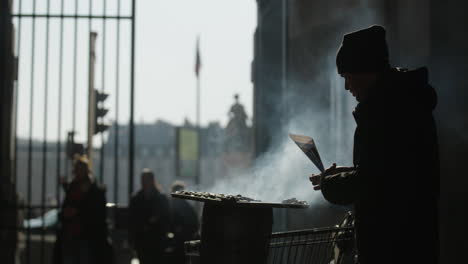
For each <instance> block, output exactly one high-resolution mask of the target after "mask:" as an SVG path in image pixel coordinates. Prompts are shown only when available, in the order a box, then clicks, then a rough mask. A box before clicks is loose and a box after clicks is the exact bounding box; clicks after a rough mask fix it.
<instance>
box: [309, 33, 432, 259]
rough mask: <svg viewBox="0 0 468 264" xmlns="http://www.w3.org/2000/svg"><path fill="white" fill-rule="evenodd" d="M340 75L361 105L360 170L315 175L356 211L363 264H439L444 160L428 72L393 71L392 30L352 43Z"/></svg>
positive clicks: (348, 38) (354, 37)
mask: <svg viewBox="0 0 468 264" xmlns="http://www.w3.org/2000/svg"><path fill="white" fill-rule="evenodd" d="M336 64H337V68H338V73H339V74H340V75H341V76H342V77H343V78H344V79H345V89H346V90H348V91H349V92H350V93H351V94H352V95H353V96H354V97H356V100H357V101H358V105H357V107H356V108H355V110H354V112H353V115H354V118H355V120H356V123H357V127H356V131H355V135H354V158H353V159H354V166H353V167H336V164H333V166H332V167H330V168H328V169H327V170H326V171H325V172H324V173H322V174H321V175H312V176H311V181H312V183H313V184H314V186H315V188H317V189H321V190H322V193H323V195H324V197H325V198H326V199H327V200H328V201H330V202H331V203H334V204H341V205H348V204H353V205H354V210H355V215H356V220H355V228H356V242H357V248H358V252H359V260H360V263H361V264H369V263H424V264H427V263H437V258H438V223H437V217H438V210H437V203H438V195H439V158H438V147H437V135H436V127H435V124H434V120H433V116H432V111H433V109H434V108H435V106H436V102H437V100H436V93H435V91H434V89H433V88H432V87H431V86H430V85H429V84H428V73H427V69H426V68H419V69H416V70H413V71H407V70H402V69H398V68H391V67H390V64H389V58H388V50H387V43H386V40H385V30H384V28H382V27H380V26H372V27H370V28H367V29H363V30H360V31H357V32H353V33H349V34H347V35H345V36H344V38H343V43H342V45H341V47H340V49H339V51H338V54H337V58H336Z"/></svg>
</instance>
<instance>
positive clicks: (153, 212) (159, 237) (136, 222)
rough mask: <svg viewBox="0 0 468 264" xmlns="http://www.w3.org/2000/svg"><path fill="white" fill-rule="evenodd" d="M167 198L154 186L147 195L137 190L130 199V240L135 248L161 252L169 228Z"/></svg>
mask: <svg viewBox="0 0 468 264" xmlns="http://www.w3.org/2000/svg"><path fill="white" fill-rule="evenodd" d="M170 217H171V216H170V211H169V202H168V198H167V197H166V196H165V195H164V194H162V193H160V192H159V191H158V190H157V189H156V188H154V190H153V191H151V193H150V194H149V195H145V194H144V193H143V191H139V192H138V193H137V194H136V195H135V196H133V197H132V199H131V201H130V241H131V243H132V244H133V246H134V247H135V248H140V249H141V248H148V249H149V250H155V251H159V252H162V251H163V250H164V249H165V247H166V246H167V232H169V228H170Z"/></svg>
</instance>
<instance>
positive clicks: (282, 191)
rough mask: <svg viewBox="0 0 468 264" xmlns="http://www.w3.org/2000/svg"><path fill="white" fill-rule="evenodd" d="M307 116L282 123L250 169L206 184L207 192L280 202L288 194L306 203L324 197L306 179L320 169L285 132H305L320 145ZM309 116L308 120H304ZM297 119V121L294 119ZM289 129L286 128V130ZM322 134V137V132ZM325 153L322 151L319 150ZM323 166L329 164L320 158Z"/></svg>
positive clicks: (289, 196)
mask: <svg viewBox="0 0 468 264" xmlns="http://www.w3.org/2000/svg"><path fill="white" fill-rule="evenodd" d="M310 118H311V117H308V118H306V117H304V116H303V117H298V118H297V119H295V120H294V121H291V122H290V123H289V125H286V129H284V130H282V131H285V132H284V133H283V135H280V138H281V140H280V142H279V143H277V144H275V145H274V147H273V148H272V149H270V151H268V152H266V153H265V154H263V155H262V156H260V157H259V158H257V159H256V160H255V162H254V164H253V166H252V167H251V168H250V169H247V170H246V171H245V172H244V173H242V174H241V175H235V176H234V177H228V178H224V179H221V180H219V181H217V182H215V183H214V185H213V187H211V188H209V189H208V190H207V191H208V192H213V193H223V194H232V195H236V194H241V195H243V196H247V197H250V198H254V199H259V200H262V201H265V202H281V201H282V200H285V199H289V198H296V199H298V200H305V201H307V202H308V203H309V204H314V203H318V202H322V201H324V200H323V198H322V194H321V193H320V192H317V191H314V190H313V187H312V184H311V183H310V181H309V176H310V174H312V173H314V174H316V173H320V171H319V170H318V169H317V168H316V167H315V165H314V164H313V163H312V162H311V161H310V160H309V159H308V158H307V157H306V156H305V154H304V153H303V152H302V151H301V150H300V149H299V148H298V147H297V146H296V144H295V143H294V142H293V141H292V140H291V139H290V138H289V136H288V133H287V132H286V131H289V132H291V133H298V134H307V135H308V136H312V137H314V139H318V140H319V141H317V142H316V143H317V146H318V149H319V151H321V149H320V147H321V146H322V147H324V145H323V144H322V145H321V143H320V139H321V138H320V137H315V136H316V135H318V134H319V133H317V130H316V131H315V132H316V133H315V135H314V133H313V132H312V131H313V130H314V129H310V128H309V126H308V124H310V123H311V122H310ZM308 119H309V120H308ZM296 120H300V121H301V122H297V121H296ZM289 129H290V130H289ZM321 134H322V137H324V134H323V133H321ZM325 149H326V148H323V150H325ZM321 154H322V155H323V154H326V153H321ZM323 158H324V157H323V156H322V160H323V162H324V166H325V167H327V166H329V165H330V164H329V163H327V161H326V160H324V159H323Z"/></svg>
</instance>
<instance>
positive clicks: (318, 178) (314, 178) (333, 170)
mask: <svg viewBox="0 0 468 264" xmlns="http://www.w3.org/2000/svg"><path fill="white" fill-rule="evenodd" d="M353 169H354V168H353V167H342V166H340V167H337V166H336V163H333V165H331V166H330V168H328V169H326V170H325V171H324V172H323V173H320V174H312V175H311V176H310V177H309V179H310V181H311V182H312V185H313V186H314V190H316V191H318V190H320V188H321V187H320V184H321V183H322V180H323V178H325V177H326V176H329V175H334V174H338V173H342V172H347V171H351V170H353Z"/></svg>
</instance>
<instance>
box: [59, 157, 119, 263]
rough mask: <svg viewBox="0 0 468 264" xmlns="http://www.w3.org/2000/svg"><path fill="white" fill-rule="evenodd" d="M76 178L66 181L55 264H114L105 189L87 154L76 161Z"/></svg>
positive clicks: (74, 167)
mask: <svg viewBox="0 0 468 264" xmlns="http://www.w3.org/2000/svg"><path fill="white" fill-rule="evenodd" d="M73 176H74V177H73V180H72V181H71V182H70V183H64V189H65V199H64V202H63V204H62V208H61V211H60V213H59V221H60V229H59V233H58V238H57V242H56V247H55V249H56V256H55V262H56V263H63V264H69V263H70V264H81V263H83V264H85V263H87V264H98V263H112V262H113V253H112V247H111V245H110V244H109V241H108V240H107V238H108V229H107V214H106V196H105V189H104V188H103V187H102V186H100V185H98V184H97V183H96V181H95V180H94V178H93V176H92V174H91V171H90V169H89V161H88V159H87V158H86V157H85V156H80V157H76V158H75V161H74V163H73Z"/></svg>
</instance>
